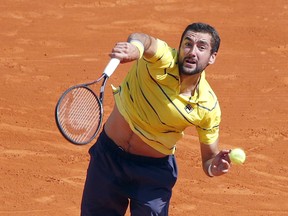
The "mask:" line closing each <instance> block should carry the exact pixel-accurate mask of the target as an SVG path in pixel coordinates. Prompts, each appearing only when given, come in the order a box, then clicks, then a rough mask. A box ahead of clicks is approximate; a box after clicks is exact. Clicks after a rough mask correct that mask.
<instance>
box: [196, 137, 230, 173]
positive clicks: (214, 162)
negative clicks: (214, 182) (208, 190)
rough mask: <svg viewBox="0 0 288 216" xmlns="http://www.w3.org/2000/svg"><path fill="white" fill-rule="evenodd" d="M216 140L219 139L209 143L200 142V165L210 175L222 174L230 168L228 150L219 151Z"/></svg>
mask: <svg viewBox="0 0 288 216" xmlns="http://www.w3.org/2000/svg"><path fill="white" fill-rule="evenodd" d="M218 142H219V139H217V140H216V141H215V142H213V143H211V144H206V143H200V149H201V157H202V167H203V170H204V172H205V173H206V174H207V175H208V176H210V177H212V176H220V175H223V174H225V173H227V172H228V170H229V168H230V159H229V156H228V154H229V151H230V150H221V151H219V148H218Z"/></svg>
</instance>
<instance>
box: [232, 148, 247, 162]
mask: <svg viewBox="0 0 288 216" xmlns="http://www.w3.org/2000/svg"><path fill="white" fill-rule="evenodd" d="M229 158H230V160H231V162H232V163H234V164H243V163H244V162H245V160H246V154H245V152H244V151H243V150H242V149H240V148H235V149H232V150H231V151H230V153H229Z"/></svg>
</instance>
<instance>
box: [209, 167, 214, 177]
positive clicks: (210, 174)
mask: <svg viewBox="0 0 288 216" xmlns="http://www.w3.org/2000/svg"><path fill="white" fill-rule="evenodd" d="M211 169H212V164H210V165H209V167H208V175H209V176H210V177H213V176H214V175H213V173H212V171H211Z"/></svg>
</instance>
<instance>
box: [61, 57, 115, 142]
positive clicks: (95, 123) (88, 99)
mask: <svg viewBox="0 0 288 216" xmlns="http://www.w3.org/2000/svg"><path fill="white" fill-rule="evenodd" d="M119 63H120V60H119V59H116V58H112V59H111V60H110V61H109V63H108V64H107V66H106V67H105V69H104V72H103V73H102V75H101V76H100V77H99V78H98V79H97V80H95V81H93V82H90V83H85V84H79V85H75V86H72V87H70V88H69V89H67V90H66V91H65V92H64V93H63V94H62V95H61V97H60V98H59V100H58V102H57V104H56V108H55V118H56V123H57V126H58V129H59V130H60V132H61V134H62V135H63V136H64V137H65V138H66V139H67V140H68V141H69V142H71V143H73V144H77V145H85V144H88V143H90V142H91V141H92V140H93V139H94V138H95V137H96V136H97V134H98V132H99V130H100V128H101V126H102V120H103V114H104V113H103V99H104V90H105V86H106V82H107V80H108V78H109V77H110V76H111V75H112V74H113V72H114V71H115V70H116V68H117V66H118V65H119ZM100 81H102V85H101V88H100V93H99V97H98V96H97V94H96V93H95V92H94V91H93V90H92V89H91V88H90V87H91V85H93V84H96V83H99V82H100Z"/></svg>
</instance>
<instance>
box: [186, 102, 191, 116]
mask: <svg viewBox="0 0 288 216" xmlns="http://www.w3.org/2000/svg"><path fill="white" fill-rule="evenodd" d="M185 110H186V112H187V113H188V114H189V113H191V112H192V111H193V107H192V106H191V104H187V105H186V106H185Z"/></svg>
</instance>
